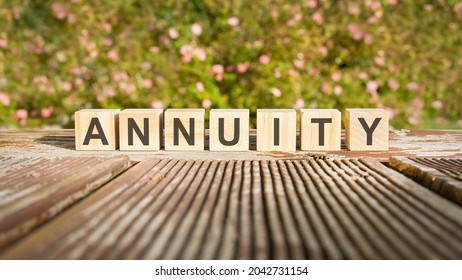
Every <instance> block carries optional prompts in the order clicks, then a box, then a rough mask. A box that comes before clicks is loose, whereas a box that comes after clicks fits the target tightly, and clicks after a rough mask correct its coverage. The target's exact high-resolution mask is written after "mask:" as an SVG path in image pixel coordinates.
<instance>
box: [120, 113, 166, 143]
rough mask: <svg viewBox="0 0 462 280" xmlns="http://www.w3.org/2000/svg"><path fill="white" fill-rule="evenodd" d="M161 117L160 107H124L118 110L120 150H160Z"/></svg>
mask: <svg viewBox="0 0 462 280" xmlns="http://www.w3.org/2000/svg"><path fill="white" fill-rule="evenodd" d="M162 118H163V110H162V109H126V110H123V111H122V112H120V114H119V142H120V150H121V151H158V150H160V147H161V145H162V132H163V119H162Z"/></svg>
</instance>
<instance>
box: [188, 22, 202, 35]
mask: <svg viewBox="0 0 462 280" xmlns="http://www.w3.org/2000/svg"><path fill="white" fill-rule="evenodd" d="M191 33H192V34H194V35H196V36H199V35H201V34H202V26H200V24H198V23H194V24H193V25H191Z"/></svg>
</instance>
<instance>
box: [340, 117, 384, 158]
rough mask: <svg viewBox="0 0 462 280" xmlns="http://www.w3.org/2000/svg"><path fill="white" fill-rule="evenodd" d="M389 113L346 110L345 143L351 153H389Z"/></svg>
mask: <svg viewBox="0 0 462 280" xmlns="http://www.w3.org/2000/svg"><path fill="white" fill-rule="evenodd" d="M388 121H389V118H388V112H387V111H385V110H382V109H346V110H345V142H346V146H347V148H348V149H349V150H350V151H388Z"/></svg>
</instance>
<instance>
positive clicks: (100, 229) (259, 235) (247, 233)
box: [0, 158, 462, 259]
mask: <svg viewBox="0 0 462 280" xmlns="http://www.w3.org/2000/svg"><path fill="white" fill-rule="evenodd" d="M461 231H462V208H460V207H459V206H457V205H455V204H453V203H451V202H449V201H447V200H446V199H444V198H442V197H440V196H439V195H437V194H435V193H433V192H431V191H429V190H427V189H426V188H424V187H422V186H420V185H419V184H417V183H415V182H413V181H412V180H410V179H408V178H407V177H405V176H404V175H402V174H400V173H398V172H396V171H394V170H393V169H390V168H388V167H386V166H385V165H383V164H380V163H379V162H376V161H371V160H356V159H342V160H340V159H335V160H331V159H326V160H314V159H310V160H276V161H263V160H260V161H207V160H206V161H203V160H196V161H193V160H176V159H173V160H170V159H157V158H150V159H146V160H143V161H141V162H140V163H139V164H137V165H135V166H134V167H132V168H130V169H129V170H128V171H126V172H125V173H124V174H122V175H121V176H119V177H117V178H115V179H114V180H112V181H111V182H110V183H108V184H106V185H105V186H103V187H101V188H100V189H98V190H97V191H95V192H94V193H93V194H92V195H91V196H90V197H88V198H87V199H85V200H83V201H81V202H80V203H78V204H77V205H76V206H75V207H72V208H71V209H69V210H68V211H66V212H64V213H63V214H62V215H60V216H59V217H56V218H55V219H53V220H52V221H50V222H49V223H47V224H46V225H44V226H43V227H41V228H39V229H38V230H36V231H35V232H32V233H31V234H29V235H28V236H27V237H25V238H24V239H23V240H21V241H19V242H17V243H16V244H13V245H12V246H10V247H9V248H8V249H7V250H5V251H4V252H3V253H1V254H0V258H2V259H216V258H219V259H281V258H282V259H287V258H288V259H298V258H302V259H306V258H313V259H460V258H462V236H461V235H460V232H461Z"/></svg>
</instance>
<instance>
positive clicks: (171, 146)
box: [164, 109, 205, 151]
mask: <svg viewBox="0 0 462 280" xmlns="http://www.w3.org/2000/svg"><path fill="white" fill-rule="evenodd" d="M204 121H205V109H167V110H165V113H164V134H165V137H164V147H165V150H166V151H203V150H204Z"/></svg>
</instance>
